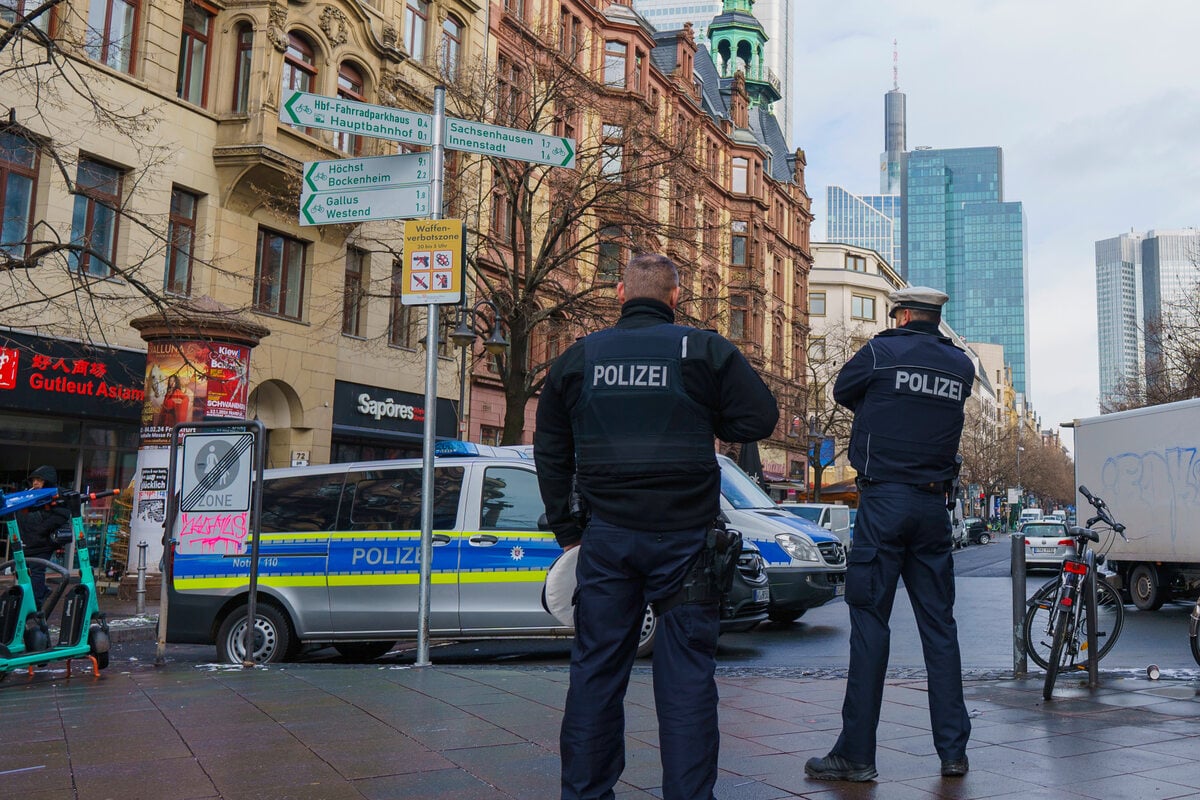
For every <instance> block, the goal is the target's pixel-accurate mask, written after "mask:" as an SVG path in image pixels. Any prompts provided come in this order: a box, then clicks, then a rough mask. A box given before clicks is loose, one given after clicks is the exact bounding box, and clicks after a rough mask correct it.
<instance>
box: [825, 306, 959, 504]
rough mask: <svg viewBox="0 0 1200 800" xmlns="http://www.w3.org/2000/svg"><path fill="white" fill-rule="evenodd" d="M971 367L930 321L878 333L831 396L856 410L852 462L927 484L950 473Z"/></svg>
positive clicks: (880, 474) (885, 476)
mask: <svg viewBox="0 0 1200 800" xmlns="http://www.w3.org/2000/svg"><path fill="white" fill-rule="evenodd" d="M974 380H975V367H974V365H973V364H972V363H971V359H969V358H968V357H967V355H966V353H964V352H963V351H962V350H959V349H958V348H957V347H955V346H954V344H953V343H952V342H951V341H950V340H949V339H948V338H946V337H945V336H942V335H941V334H940V333H939V332H938V329H937V324H936V323H932V322H921V321H913V322H911V323H909V324H908V325H906V326H904V327H902V328H892V329H889V330H885V331H882V332H880V333H879V334H878V335H877V336H875V338H873V339H871V341H869V342H867V344H866V345H865V346H864V347H863V348H862V349H861V350H859V351H858V352H857V353H855V354H854V356H853V357H852V358H851V359H850V360H849V361H848V362H846V366H845V367H844V368H843V369H842V371H841V373H840V374H839V375H838V378H837V382H836V383H835V384H834V387H833V399H834V400H836V401H837V402H838V403H839V404H840V405H843V406H845V407H846V408H849V409H850V410H851V411H853V412H854V425H853V427H852V428H851V432H850V463H851V465H853V466H854V468H855V469H856V470H857V471H858V474H859V475H861V476H863V477H866V478H869V479H871V480H876V481H894V482H897V483H917V484H921V483H929V482H933V481H945V480H949V479H951V478H953V477H954V474H955V472H956V466H955V456H956V455H957V454H958V442H959V438H960V437H961V436H962V427H963V405H964V404H965V403H966V401H967V398H968V397H969V396H970V395H971V384H972V383H973V382H974Z"/></svg>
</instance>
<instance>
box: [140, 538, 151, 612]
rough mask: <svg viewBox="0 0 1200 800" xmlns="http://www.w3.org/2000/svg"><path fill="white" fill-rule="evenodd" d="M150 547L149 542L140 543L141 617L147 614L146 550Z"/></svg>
mask: <svg viewBox="0 0 1200 800" xmlns="http://www.w3.org/2000/svg"><path fill="white" fill-rule="evenodd" d="M149 546H150V545H149V543H148V542H138V566H137V572H138V578H137V613H138V616H139V617H140V616H142V615H143V614H145V613H146V548H147V547H149Z"/></svg>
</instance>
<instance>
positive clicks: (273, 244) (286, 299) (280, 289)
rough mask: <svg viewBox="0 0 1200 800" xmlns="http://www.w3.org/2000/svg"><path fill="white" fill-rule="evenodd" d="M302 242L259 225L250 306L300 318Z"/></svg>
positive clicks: (302, 275) (302, 282)
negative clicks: (252, 299)
mask: <svg viewBox="0 0 1200 800" xmlns="http://www.w3.org/2000/svg"><path fill="white" fill-rule="evenodd" d="M304 246H305V245H304V242H302V241H300V240H299V239H293V238H292V237H290V236H284V235H283V234H282V233H275V232H274V231H267V230H263V229H261V228H260V229H259V231H258V253H257V255H256V258H255V265H254V308H255V309H256V310H258V311H262V312H263V313H266V314H274V315H275V316H277V317H284V318H286V319H300V315H301V312H302V311H303V304H302V302H301V301H302V299H303V295H304Z"/></svg>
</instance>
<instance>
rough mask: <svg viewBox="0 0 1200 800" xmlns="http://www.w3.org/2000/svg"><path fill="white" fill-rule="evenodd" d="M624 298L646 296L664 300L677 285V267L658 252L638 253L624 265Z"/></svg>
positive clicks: (630, 298)
mask: <svg viewBox="0 0 1200 800" xmlns="http://www.w3.org/2000/svg"><path fill="white" fill-rule="evenodd" d="M623 282H624V284H625V299H626V300H632V299H633V298H635V297H648V298H651V299H654V300H663V301H665V300H666V299H667V298H668V297H670V295H671V291H672V290H673V289H675V287H677V286H678V285H679V268H678V267H676V266H675V262H674V261H672V260H671V259H669V258H667V257H666V256H664V255H660V254H658V253H639V254H638V255H636V256H634V257H633V258H631V259H630V260H629V264H628V265H627V266H626V267H625V276H624V280H623Z"/></svg>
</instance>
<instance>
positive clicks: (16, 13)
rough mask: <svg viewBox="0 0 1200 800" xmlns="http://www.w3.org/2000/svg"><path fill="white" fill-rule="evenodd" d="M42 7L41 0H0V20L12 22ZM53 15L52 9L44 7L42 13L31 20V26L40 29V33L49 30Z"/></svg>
mask: <svg viewBox="0 0 1200 800" xmlns="http://www.w3.org/2000/svg"><path fill="white" fill-rule="evenodd" d="M41 7H42V0H0V22H7V23H8V24H10V25H11V24H13V23H14V22H16V21H17V20H18V19H24V18H25V15H26V14H28V13H30V12H31V11H37V10H38V9H39V8H41ZM53 16H54V10H53V9H50V8H48V9H45V10H44V11H43V12H42V14H41V15H40V16H39V17H38V18H37V19H36V20H34V21H33V23H32V24H33V27H35V28H37V29H38V30H40V31H41V32H42V33H49V32H50V19H51V18H52V17H53Z"/></svg>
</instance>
